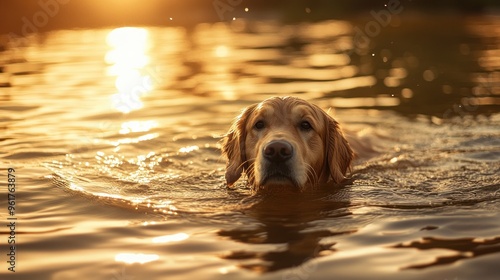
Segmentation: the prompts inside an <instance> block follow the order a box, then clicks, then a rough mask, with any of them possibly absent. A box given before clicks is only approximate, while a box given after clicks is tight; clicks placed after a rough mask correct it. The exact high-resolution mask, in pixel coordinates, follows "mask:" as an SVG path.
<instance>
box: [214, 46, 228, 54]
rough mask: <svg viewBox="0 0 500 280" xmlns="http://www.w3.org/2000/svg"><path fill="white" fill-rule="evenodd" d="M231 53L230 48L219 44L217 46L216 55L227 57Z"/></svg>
mask: <svg viewBox="0 0 500 280" xmlns="http://www.w3.org/2000/svg"><path fill="white" fill-rule="evenodd" d="M228 55H229V48H228V47H227V46H224V45H220V46H217V47H216V48H215V56H216V57H227V56H228Z"/></svg>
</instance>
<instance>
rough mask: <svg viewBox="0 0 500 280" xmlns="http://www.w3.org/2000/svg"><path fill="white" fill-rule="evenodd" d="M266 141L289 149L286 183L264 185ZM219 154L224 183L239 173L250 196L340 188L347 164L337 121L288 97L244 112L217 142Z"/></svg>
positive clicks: (348, 158)
mask: <svg viewBox="0 0 500 280" xmlns="http://www.w3.org/2000/svg"><path fill="white" fill-rule="evenodd" d="M257 122H259V124H257ZM270 141H286V142H287V143H289V144H290V145H291V147H293V152H294V154H293V157H292V158H291V159H290V160H289V163H288V166H289V168H288V169H287V170H290V172H289V174H287V177H289V180H281V179H280V180H278V179H276V180H274V179H273V180H265V179H266V178H265V176H266V174H267V173H266V172H267V169H266V168H267V167H268V166H269V164H267V162H266V159H265V156H263V154H264V152H263V150H264V147H265V145H266V144H267V143H270ZM222 153H223V155H224V156H225V157H226V159H227V162H226V175H225V177H226V181H227V184H228V185H229V186H231V185H233V184H234V183H235V182H236V181H237V180H238V179H239V178H240V177H241V175H242V173H245V174H246V175H247V177H248V183H249V184H251V185H252V187H253V189H254V190H255V191H256V192H259V191H262V190H272V189H277V188H282V187H288V186H287V185H292V189H297V190H299V191H302V190H305V189H307V188H310V187H315V186H317V185H319V184H324V183H327V182H333V183H340V182H341V181H342V180H343V179H344V178H345V177H344V176H345V174H346V173H347V172H348V171H349V170H350V167H351V161H352V159H353V151H352V149H351V147H350V145H349V143H348V142H347V140H346V138H345V137H344V134H343V132H342V130H341V128H340V126H339V124H338V122H337V121H336V120H334V119H333V118H332V117H331V116H329V115H328V114H327V113H326V112H325V111H323V110H322V109H321V108H320V107H318V106H316V105H314V104H312V103H309V102H307V101H305V100H302V99H299V98H294V97H273V98H269V99H266V100H264V101H262V102H261V103H258V104H254V105H251V106H249V107H248V108H246V109H245V110H244V111H243V112H242V113H241V114H240V115H239V116H238V117H237V118H236V119H235V121H234V122H233V124H232V126H231V128H230V129H229V132H228V133H227V134H226V135H225V137H224V139H223V140H222ZM294 187H295V188H294Z"/></svg>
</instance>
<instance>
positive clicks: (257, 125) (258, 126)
mask: <svg viewBox="0 0 500 280" xmlns="http://www.w3.org/2000/svg"><path fill="white" fill-rule="evenodd" d="M265 126H266V124H265V123H264V121H258V122H256V123H255V124H254V126H253V128H255V129H257V130H261V129H263V128H264V127H265Z"/></svg>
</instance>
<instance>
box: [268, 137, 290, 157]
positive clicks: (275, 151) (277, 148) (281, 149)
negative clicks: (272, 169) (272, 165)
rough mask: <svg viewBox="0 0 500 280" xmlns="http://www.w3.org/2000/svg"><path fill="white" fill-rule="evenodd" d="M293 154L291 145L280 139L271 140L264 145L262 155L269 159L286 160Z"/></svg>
mask: <svg viewBox="0 0 500 280" xmlns="http://www.w3.org/2000/svg"><path fill="white" fill-rule="evenodd" d="M292 156H293V147H292V145H291V144H290V143H288V142H286V141H282V140H277V141H271V142H269V143H268V144H267V145H266V146H265V147H264V157H265V158H266V159H268V160H270V161H276V162H282V161H287V160H289V159H290V158H292Z"/></svg>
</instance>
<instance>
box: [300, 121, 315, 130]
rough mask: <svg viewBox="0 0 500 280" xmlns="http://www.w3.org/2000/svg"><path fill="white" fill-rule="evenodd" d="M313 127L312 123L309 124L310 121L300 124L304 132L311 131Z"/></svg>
mask: <svg viewBox="0 0 500 280" xmlns="http://www.w3.org/2000/svg"><path fill="white" fill-rule="evenodd" d="M312 128H313V127H312V125H311V123H309V122H308V121H303V122H301V123H300V129H302V130H311V129H312Z"/></svg>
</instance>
